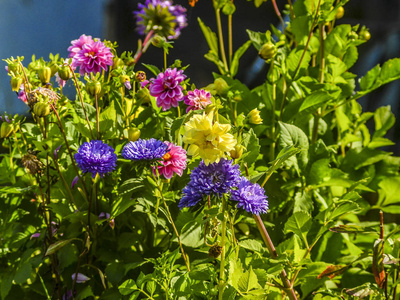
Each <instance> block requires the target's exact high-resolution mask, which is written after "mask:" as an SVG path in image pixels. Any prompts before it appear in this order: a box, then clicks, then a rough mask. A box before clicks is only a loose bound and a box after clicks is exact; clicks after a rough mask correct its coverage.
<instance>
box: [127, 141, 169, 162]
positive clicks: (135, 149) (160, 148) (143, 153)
mask: <svg viewBox="0 0 400 300" xmlns="http://www.w3.org/2000/svg"><path fill="white" fill-rule="evenodd" d="M167 149H168V145H167V144H165V143H163V142H162V141H160V140H156V139H148V140H142V139H138V140H137V141H136V142H129V143H128V144H126V145H125V147H124V148H123V149H122V153H121V154H122V157H123V158H125V159H130V160H136V161H139V160H156V159H161V158H162V157H163V156H164V155H165V154H166V153H167Z"/></svg>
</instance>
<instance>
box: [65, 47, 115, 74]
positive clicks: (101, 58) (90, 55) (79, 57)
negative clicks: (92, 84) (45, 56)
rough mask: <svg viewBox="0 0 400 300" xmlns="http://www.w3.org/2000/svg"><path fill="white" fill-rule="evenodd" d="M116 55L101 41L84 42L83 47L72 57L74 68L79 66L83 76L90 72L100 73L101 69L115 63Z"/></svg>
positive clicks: (105, 68)
mask: <svg viewBox="0 0 400 300" xmlns="http://www.w3.org/2000/svg"><path fill="white" fill-rule="evenodd" d="M113 57H114V55H113V54H112V53H111V50H110V48H108V47H106V46H105V45H104V43H102V42H101V41H97V42H93V43H86V44H83V46H82V49H81V50H80V51H78V52H76V54H75V55H74V56H73V57H72V64H71V66H72V67H73V68H76V67H79V74H81V75H82V76H83V75H85V74H89V73H99V72H100V71H101V69H103V70H107V66H111V65H112V64H113Z"/></svg>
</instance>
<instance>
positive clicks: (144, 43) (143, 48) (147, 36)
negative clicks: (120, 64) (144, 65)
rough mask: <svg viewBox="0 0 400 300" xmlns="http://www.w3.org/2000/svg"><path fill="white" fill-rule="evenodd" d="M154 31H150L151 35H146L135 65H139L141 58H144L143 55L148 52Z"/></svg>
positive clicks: (136, 56) (135, 58)
mask: <svg viewBox="0 0 400 300" xmlns="http://www.w3.org/2000/svg"><path fill="white" fill-rule="evenodd" d="M153 34H154V30H150V31H149V33H148V34H147V35H146V37H145V38H144V41H143V44H141V45H140V49H139V50H138V52H137V53H136V55H135V57H134V60H135V65H136V64H137V63H138V61H139V58H140V57H141V56H142V54H143V53H145V52H146V50H147V48H148V47H149V46H148V45H150V44H149V40H150V39H151V38H152V37H153Z"/></svg>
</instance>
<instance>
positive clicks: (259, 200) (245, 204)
mask: <svg viewBox="0 0 400 300" xmlns="http://www.w3.org/2000/svg"><path fill="white" fill-rule="evenodd" d="M267 198H268V197H267V196H266V195H265V191H264V189H263V188H262V187H261V186H260V185H259V184H257V183H251V182H250V181H249V180H248V179H247V178H245V177H241V178H240V180H239V184H238V186H237V190H232V196H231V200H233V201H238V204H237V207H238V208H243V209H244V210H246V211H247V212H249V213H252V214H254V215H259V214H266V213H267V210H268V200H267Z"/></svg>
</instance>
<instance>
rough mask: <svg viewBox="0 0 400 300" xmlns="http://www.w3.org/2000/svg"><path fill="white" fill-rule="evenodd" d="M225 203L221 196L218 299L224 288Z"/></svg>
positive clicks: (220, 299) (221, 296)
mask: <svg viewBox="0 0 400 300" xmlns="http://www.w3.org/2000/svg"><path fill="white" fill-rule="evenodd" d="M225 205H226V200H225V196H222V205H221V210H222V211H221V213H222V218H223V219H222V224H221V243H220V246H221V247H222V249H221V261H220V268H219V283H218V289H219V292H218V299H219V300H222V299H223V294H224V289H225V286H226V282H225V243H226V241H225V239H226V217H225Z"/></svg>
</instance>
